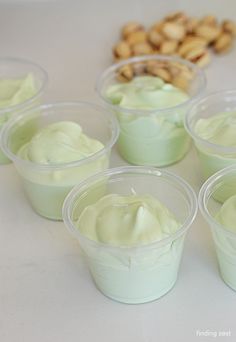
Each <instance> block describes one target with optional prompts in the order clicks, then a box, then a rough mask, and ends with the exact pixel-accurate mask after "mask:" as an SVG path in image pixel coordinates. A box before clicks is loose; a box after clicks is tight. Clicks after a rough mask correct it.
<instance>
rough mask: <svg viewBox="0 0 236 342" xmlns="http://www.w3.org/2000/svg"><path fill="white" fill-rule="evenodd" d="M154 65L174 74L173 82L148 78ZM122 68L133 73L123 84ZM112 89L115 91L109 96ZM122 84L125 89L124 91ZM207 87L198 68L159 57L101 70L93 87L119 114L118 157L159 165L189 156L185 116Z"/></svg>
mask: <svg viewBox="0 0 236 342" xmlns="http://www.w3.org/2000/svg"><path fill="white" fill-rule="evenodd" d="M153 63H154V64H155V63H157V70H156V72H157V74H158V71H159V69H158V68H159V67H160V69H161V70H164V72H168V73H169V74H170V73H172V74H171V75H172V76H173V77H172V76H171V77H172V79H170V80H169V81H168V82H167V81H165V82H164V81H163V80H164V79H161V78H160V77H155V76H153V75H150V73H149V72H148V70H149V69H148V66H152V65H153ZM125 67H129V68H130V67H131V68H132V70H134V77H133V78H132V80H131V81H128V82H123V83H122V82H121V81H120V80H119V73H120V70H122V69H123V68H125ZM135 70H136V71H135ZM140 75H141V77H140ZM143 75H144V77H146V78H145V79H144V78H143ZM145 75H146V76H145ZM174 75H176V76H174ZM181 75H182V76H181ZM147 76H148V77H147ZM178 77H179V78H178ZM180 77H182V78H181V82H180V81H179V80H180ZM142 80H143V84H144V83H145V85H143V84H142V82H140V81H142ZM183 80H184V84H183ZM136 81H137V82H136ZM154 82H156V83H157V85H155V86H154V85H153V83H154ZM158 83H162V84H160V85H159V86H158ZM177 83H181V85H182V88H181V86H177ZM114 86H115V87H117V86H118V90H117V94H115V95H113V97H112V98H111V96H110V95H109V94H110V93H111V90H112V89H114ZM120 86H123V87H124V89H122V91H120V90H119V89H120V88H119V87H120ZM131 87H132V88H131ZM205 87H206V80H205V76H204V73H203V71H202V70H200V69H199V68H198V67H197V66H196V65H194V64H192V63H190V62H188V61H185V60H182V59H179V58H178V57H174V56H171V57H170V56H159V55H150V56H142V57H134V58H130V59H127V60H124V61H121V62H120V63H117V64H115V65H113V66H111V67H109V68H108V69H107V70H105V72H104V73H103V74H102V75H101V76H100V77H99V79H98V81H97V85H96V89H97V92H98V94H99V96H100V98H101V99H102V101H103V103H105V105H106V106H107V107H108V108H110V109H111V110H113V112H114V113H115V114H116V115H117V118H118V121H119V124H120V136H119V140H118V147H119V151H120V154H121V156H122V157H123V158H124V159H125V160H126V161H128V162H129V163H131V164H135V165H149V166H158V167H162V166H167V165H170V164H173V163H176V162H177V161H179V160H181V159H182V158H183V157H184V156H185V154H186V153H187V152H188V150H189V147H190V142H191V139H190V137H189V136H188V134H187V133H186V131H185V129H184V124H183V121H184V117H185V114H186V113H187V111H188V110H189V108H190V105H191V103H192V101H193V100H195V99H196V98H197V97H198V96H199V95H200V94H201V93H202V92H204V91H205ZM130 89H131V90H132V91H130ZM183 89H184V90H183ZM121 99H122V100H121ZM119 101H122V102H119ZM127 103H128V104H127Z"/></svg>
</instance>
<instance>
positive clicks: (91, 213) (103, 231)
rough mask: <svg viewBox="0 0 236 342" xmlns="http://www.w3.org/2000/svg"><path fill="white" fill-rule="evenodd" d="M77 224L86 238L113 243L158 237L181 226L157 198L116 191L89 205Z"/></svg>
mask: <svg viewBox="0 0 236 342" xmlns="http://www.w3.org/2000/svg"><path fill="white" fill-rule="evenodd" d="M76 226H77V227H78V229H79V231H80V232H81V234H83V235H84V236H86V237H87V238H89V239H91V240H94V241H97V242H102V243H106V244H110V245H113V246H123V245H124V246H132V245H143V244H147V243H151V242H154V241H159V240H161V239H163V238H165V237H167V236H169V235H171V234H172V233H173V232H175V231H176V230H178V229H179V228H180V224H179V223H178V222H177V220H176V218H175V217H174V215H173V214H172V213H171V212H170V211H169V210H168V209H167V208H166V207H165V206H164V205H163V204H162V203H161V202H159V201H158V200H157V199H156V198H154V197H152V196H150V195H130V196H121V195H117V194H110V195H106V196H104V197H102V198H101V199H100V200H99V201H98V202H96V203H95V204H93V205H89V206H88V207H86V208H85V209H84V210H83V212H82V214H81V215H80V217H79V219H78V221H77V222H76Z"/></svg>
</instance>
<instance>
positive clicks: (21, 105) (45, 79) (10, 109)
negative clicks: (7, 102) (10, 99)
mask: <svg viewBox="0 0 236 342" xmlns="http://www.w3.org/2000/svg"><path fill="white" fill-rule="evenodd" d="M4 61H6V62H13V63H14V62H18V63H22V64H25V65H32V66H33V67H34V68H37V69H38V70H40V72H41V73H42V75H43V81H42V85H41V86H40V88H39V90H38V91H37V92H36V94H35V95H34V96H32V97H30V98H29V99H27V100H25V101H24V102H21V103H19V104H16V105H13V106H8V107H3V108H1V109H0V115H1V114H6V113H10V112H14V111H15V110H21V109H24V108H25V107H26V106H28V105H30V104H31V103H33V102H34V101H35V100H36V99H38V98H39V97H40V96H41V95H42V93H43V91H44V89H45V87H46V85H47V83H48V73H47V72H46V70H44V69H43V68H42V67H41V66H40V65H39V64H37V63H35V62H32V61H30V60H27V59H24V58H16V57H1V58H0V63H1V62H4Z"/></svg>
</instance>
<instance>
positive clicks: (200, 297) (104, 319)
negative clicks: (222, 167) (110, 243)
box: [0, 0, 236, 342]
mask: <svg viewBox="0 0 236 342" xmlns="http://www.w3.org/2000/svg"><path fill="white" fill-rule="evenodd" d="M176 9H185V10H186V11H187V12H188V13H189V14H191V15H195V16H202V15H204V14H206V13H212V14H215V15H217V16H218V17H219V18H232V19H235V20H236V2H235V0H227V1H226V0H225V1H224V0H218V1H217V0H198V1H193V0H192V1H191V0H186V1H167V0H165V1H161V0H159V1H158V0H153V1H151V0H145V1H142V2H141V1H137V0H136V1H135V0H133V1H124V0H120V1H111V0H110V1H109V0H106V1H105V0H104V1H95V0H94V1H92V0H86V1H67V2H65V1H64V2H60V1H49V2H46V1H38V2H37V1H32V3H30V1H27V2H25V3H23V2H21V1H19V0H18V1H15V3H14V1H12V0H11V1H9V2H7V1H5V2H4V1H0V55H1V56H18V57H24V58H27V59H31V60H33V61H35V62H37V63H39V64H41V65H42V66H43V67H44V68H45V69H46V70H47V71H48V73H49V77H50V84H49V87H48V90H47V94H46V101H47V102H52V101H66V100H89V101H93V102H95V101H96V102H98V98H97V96H96V94H95V92H94V82H95V79H96V77H97V75H98V74H99V73H100V72H101V71H102V70H103V69H104V68H106V67H107V66H109V65H110V63H111V60H112V59H111V53H110V50H111V46H112V45H113V44H114V43H115V42H116V40H117V39H118V31H119V28H120V27H121V26H122V24H123V23H125V22H126V21H129V20H133V19H135V20H139V21H140V22H142V23H144V24H151V23H153V22H155V21H156V20H158V19H160V18H161V17H162V16H163V15H164V14H166V13H168V12H170V11H173V10H176ZM235 68H236V48H235V49H234V50H233V51H232V52H231V53H230V54H228V55H226V56H222V57H215V58H214V59H213V62H212V64H211V65H210V66H209V67H208V68H207V70H206V73H207V77H208V90H207V91H208V92H209V91H213V90H219V89H228V88H236V78H235ZM122 164H125V163H124V162H123V161H122V160H121V158H120V157H119V156H118V154H117V152H116V151H115V150H114V153H113V156H112V166H117V165H122ZM168 169H170V170H172V171H174V172H176V173H177V174H179V175H181V176H182V177H183V178H184V179H186V180H187V181H188V182H189V183H190V184H191V185H192V186H193V187H194V189H195V190H196V191H197V192H198V190H199V188H200V186H201V184H202V179H201V173H200V171H199V164H198V161H197V158H196V155H195V152H194V150H193V149H192V151H191V152H190V153H189V154H188V156H187V157H186V158H185V159H184V160H183V161H181V162H180V163H179V164H177V165H175V166H172V167H169V168H168ZM0 182H1V188H0V220H1V221H0V341H1V342H64V341H66V342H74V341H77V342H93V341H99V342H157V341H160V342H166V341H167V342H172V341H173V342H175V341H177V342H192V341H212V340H214V338H213V337H208V338H204V337H197V336H196V330H200V331H206V330H211V331H213V332H214V331H217V332H218V331H221V330H224V331H228V330H230V331H231V337H227V338H222V337H218V338H217V340H220V341H235V340H236V325H235V319H236V318H235V317H236V293H235V292H233V291H232V290H231V289H230V288H228V287H227V286H226V285H225V284H224V283H223V281H222V280H221V279H220V278H219V275H218V269H217V264H216V257H215V253H214V249H213V244H212V240H211V236H210V232H209V230H208V227H207V224H206V223H205V222H204V221H203V219H202V218H201V215H200V214H199V215H198V217H197V220H196V221H195V223H194V225H193V226H192V229H191V231H190V233H189V235H188V237H187V240H186V246H185V251H184V255H183V262H182V265H181V269H180V274H179V279H178V281H177V284H176V286H175V287H174V289H173V290H172V291H171V292H170V293H168V294H167V295H166V296H164V297H163V298H161V299H160V300H157V301H155V302H152V303H148V304H143V305H124V304H119V303H116V302H113V301H111V300H110V299H108V298H106V297H104V296H103V295H102V294H101V293H100V292H99V291H98V290H97V289H96V288H95V286H94V284H93V282H92V281H91V278H90V275H89V273H88V270H87V267H86V265H85V264H84V261H83V259H82V256H81V251H80V248H79V246H78V244H77V242H76V241H75V240H74V239H73V238H72V237H71V236H70V235H69V233H68V232H67V230H66V228H65V227H64V225H63V223H58V222H52V221H48V220H45V219H43V218H41V217H39V216H37V215H36V214H35V213H34V212H33V211H32V210H31V208H30V207H29V205H28V203H27V202H26V200H25V198H24V195H23V192H22V188H21V184H20V181H19V179H18V178H17V175H16V172H15V170H14V168H13V166H12V165H7V166H1V167H0Z"/></svg>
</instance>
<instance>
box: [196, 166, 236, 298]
mask: <svg viewBox="0 0 236 342" xmlns="http://www.w3.org/2000/svg"><path fill="white" fill-rule="evenodd" d="M235 196H236V165H233V166H230V167H227V168H225V169H223V170H221V171H218V172H217V173H216V174H214V175H213V176H211V177H210V178H208V179H207V181H206V182H205V183H204V184H203V186H202V188H201V190H200V192H199V199H198V201H199V207H200V210H201V212H202V215H203V217H204V218H205V220H206V222H207V223H208V224H209V227H210V229H211V233H212V237H213V240H214V245H215V250H216V255H217V259H218V265H219V271H220V275H221V277H222V279H223V280H224V282H225V283H226V284H227V285H229V286H230V287H231V288H232V289H233V290H235V291H236V220H235V219H236V206H235V205H231V206H228V207H227V210H226V205H227V204H229V203H230V201H231V200H232V199H233V198H234V201H235ZM219 197H220V198H221V201H219V200H218V198H219ZM216 199H217V200H216ZM231 203H232V202H231ZM225 222H226V223H231V225H229V226H227V225H226V224H225Z"/></svg>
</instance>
